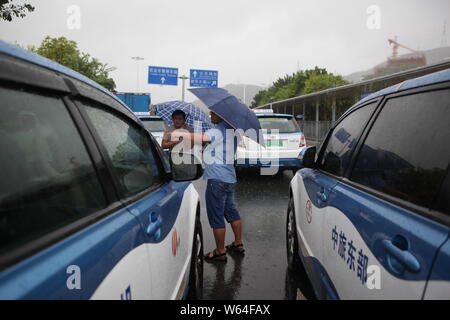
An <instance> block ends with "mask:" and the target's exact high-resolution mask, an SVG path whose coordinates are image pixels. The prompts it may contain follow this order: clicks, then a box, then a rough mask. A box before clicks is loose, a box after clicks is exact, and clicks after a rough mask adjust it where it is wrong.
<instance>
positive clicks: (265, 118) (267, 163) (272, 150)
mask: <svg viewBox="0 0 450 320" xmlns="http://www.w3.org/2000/svg"><path fill="white" fill-rule="evenodd" d="M254 112H255V113H256V116H257V118H258V120H259V123H260V124H261V129H262V130H263V132H264V134H263V136H264V140H265V144H266V145H265V146H261V145H260V144H258V143H256V142H255V141H253V140H251V139H249V138H247V137H242V139H241V140H240V143H239V145H238V147H237V150H236V167H237V168H249V167H276V168H279V169H292V170H294V171H295V170H297V169H299V168H300V167H301V165H302V163H301V160H300V158H299V155H300V153H301V152H302V151H303V150H304V149H305V147H306V140H305V136H304V134H303V133H302V132H301V130H300V127H299V125H298V124H297V121H296V120H295V118H294V116H293V115H290V114H277V113H273V110H272V109H260V110H258V109H255V110H254Z"/></svg>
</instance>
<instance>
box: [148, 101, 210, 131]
mask: <svg viewBox="0 0 450 320" xmlns="http://www.w3.org/2000/svg"><path fill="white" fill-rule="evenodd" d="M154 107H155V112H156V114H157V115H158V116H160V117H161V118H162V119H163V120H164V121H165V122H166V123H167V124H169V125H170V126H171V125H173V121H172V113H173V112H174V111H176V110H182V111H184V113H186V125H187V126H189V127H191V128H193V129H194V131H196V132H205V131H206V130H208V129H210V128H211V120H210V119H209V116H208V115H207V114H206V113H204V112H203V111H202V110H201V109H200V108H199V107H197V106H196V105H195V104H193V103H189V102H182V101H170V102H163V103H159V104H156V105H154Z"/></svg>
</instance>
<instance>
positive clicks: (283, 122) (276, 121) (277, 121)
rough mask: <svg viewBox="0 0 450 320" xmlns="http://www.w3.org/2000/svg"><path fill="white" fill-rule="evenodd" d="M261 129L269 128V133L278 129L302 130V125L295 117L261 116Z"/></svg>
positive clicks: (282, 130) (284, 130)
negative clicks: (300, 125) (299, 124)
mask: <svg viewBox="0 0 450 320" xmlns="http://www.w3.org/2000/svg"><path fill="white" fill-rule="evenodd" d="M259 123H260V124H261V129H267V132H268V133H271V132H272V131H273V130H278V132H279V133H292V132H300V127H299V126H298V124H297V122H296V121H295V120H294V119H293V118H279V117H260V118H259Z"/></svg>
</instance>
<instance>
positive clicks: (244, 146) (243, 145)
mask: <svg viewBox="0 0 450 320" xmlns="http://www.w3.org/2000/svg"><path fill="white" fill-rule="evenodd" d="M238 147H239V148H242V149H246V148H247V146H246V145H245V142H244V141H242V140H241V142H239V144H238Z"/></svg>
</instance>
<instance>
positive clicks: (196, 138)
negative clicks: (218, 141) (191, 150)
mask: <svg viewBox="0 0 450 320" xmlns="http://www.w3.org/2000/svg"><path fill="white" fill-rule="evenodd" d="M169 136H170V137H175V138H177V137H183V140H187V139H190V141H192V142H194V143H195V142H200V143H207V142H210V141H211V139H210V137H209V136H208V135H207V134H205V133H192V132H175V131H174V132H172V133H170V135H169ZM177 143H178V142H177Z"/></svg>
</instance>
